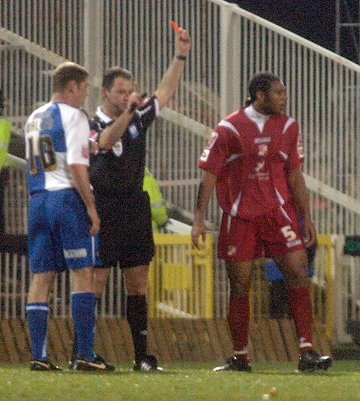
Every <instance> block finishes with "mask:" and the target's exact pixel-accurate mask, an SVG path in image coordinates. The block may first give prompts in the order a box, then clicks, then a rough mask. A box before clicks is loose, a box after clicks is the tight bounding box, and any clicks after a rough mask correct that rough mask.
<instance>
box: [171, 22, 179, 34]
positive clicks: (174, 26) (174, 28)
mask: <svg viewBox="0 0 360 401" xmlns="http://www.w3.org/2000/svg"><path fill="white" fill-rule="evenodd" d="M169 24H170V25H171V27H172V29H173V30H174V31H175V32H181V28H180V27H179V25H178V24H177V23H176V22H175V21H171V20H170V21H169Z"/></svg>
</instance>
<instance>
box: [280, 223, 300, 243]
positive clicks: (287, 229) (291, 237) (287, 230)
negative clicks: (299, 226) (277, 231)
mask: <svg viewBox="0 0 360 401" xmlns="http://www.w3.org/2000/svg"><path fill="white" fill-rule="evenodd" d="M281 232H282V233H283V236H284V237H285V238H286V239H287V241H295V240H296V238H297V237H296V233H295V231H293V230H292V228H291V226H284V227H281Z"/></svg>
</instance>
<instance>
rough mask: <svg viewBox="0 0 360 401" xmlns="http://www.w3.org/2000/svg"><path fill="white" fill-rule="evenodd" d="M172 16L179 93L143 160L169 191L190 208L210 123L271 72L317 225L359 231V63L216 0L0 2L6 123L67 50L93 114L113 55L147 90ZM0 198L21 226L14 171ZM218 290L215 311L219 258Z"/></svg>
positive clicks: (0, 82)
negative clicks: (179, 41)
mask: <svg viewBox="0 0 360 401" xmlns="http://www.w3.org/2000/svg"><path fill="white" fill-rule="evenodd" d="M169 19H173V20H176V21H177V22H178V23H179V24H180V25H182V26H184V27H186V28H187V29H188V31H189V32H190V33H191V36H192V38H193V49H192V52H191V55H190V57H189V60H188V61H187V63H186V69H185V74H184V79H183V80H182V83H181V86H180V88H179V90H178V93H177V95H176V97H175V98H174V99H173V101H172V102H171V104H170V107H169V108H168V109H166V110H164V112H163V118H162V119H160V120H159V121H158V122H157V123H156V124H155V125H154V127H153V128H152V129H151V132H150V133H149V136H148V154H147V164H148V166H149V167H150V169H151V170H152V171H153V172H154V174H155V175H156V176H157V177H158V178H159V180H160V184H161V185H162V189H163V191H164V194H165V197H166V198H167V200H168V201H169V202H171V203H173V204H176V205H178V206H179V207H180V208H183V209H184V210H186V211H190V212H191V211H192V210H193V208H194V205H195V197H196V191H197V185H198V183H199V180H200V175H201V172H200V171H199V169H198V168H197V159H198V157H199V155H200V153H201V150H202V148H203V146H204V144H205V139H206V137H207V136H208V134H209V132H211V128H209V127H213V126H214V125H215V124H216V123H217V121H219V120H220V118H222V116H224V115H226V114H227V113H229V112H230V111H232V110H234V109H236V108H238V107H239V105H241V104H243V102H244V100H245V98H246V94H247V93H246V92H247V83H248V81H249V80H250V78H251V77H252V76H253V75H254V74H255V73H257V72H259V71H261V70H270V71H272V72H274V73H276V74H278V75H279V76H280V77H281V78H282V79H283V81H284V83H285V84H286V86H287V88H288V92H289V105H288V112H289V114H291V115H292V116H293V117H295V118H296V119H297V120H298V121H299V123H300V126H301V129H302V132H303V135H304V144H305V155H306V160H305V165H304V172H305V173H306V182H307V185H308V187H309V189H310V195H311V203H312V210H313V217H314V220H315V223H316V226H317V230H318V232H319V233H323V234H356V233H358V232H359V229H360V220H359V218H358V215H359V213H360V202H359V192H360V176H359V173H358V171H357V170H358V168H357V166H358V164H359V156H360V145H359V143H360V141H359V140H358V138H357V136H358V135H359V134H358V133H359V132H360V114H359V113H358V112H357V111H358V110H359V107H360V92H359V90H358V88H359V86H360V82H359V81H360V67H359V66H358V65H356V64H354V63H352V62H350V61H348V60H346V59H343V58H341V57H339V56H338V55H336V54H334V53H332V52H330V51H328V50H325V49H323V48H321V47H319V46H317V45H315V44H313V43H311V42H309V41H307V40H305V39H303V38H301V37H299V36H297V35H295V34H292V33H290V32H288V31H286V30H284V29H282V28H280V27H278V26H276V25H274V24H272V23H270V22H268V21H265V20H263V19H261V18H259V17H257V16H255V15H252V14H250V13H248V12H246V11H244V10H242V9H241V8H239V7H237V6H235V5H232V4H228V3H226V2H223V1H221V0H198V1H196V0H128V1H121V0H108V1H99V0H59V1H57V2H53V1H51V0H8V1H6V2H0V68H1V74H0V87H2V88H3V89H4V91H5V93H6V95H7V96H8V97H9V98H10V106H9V109H8V116H9V118H10V119H11V121H12V122H13V125H14V127H15V128H16V129H18V130H20V129H21V127H22V125H23V123H24V121H25V119H26V116H27V115H28V114H29V113H30V111H31V110H32V109H33V108H34V107H36V106H37V105H38V104H40V103H43V102H45V101H47V100H48V99H49V97H50V92H51V87H50V85H51V79H50V75H49V71H50V70H51V69H52V68H53V67H54V66H55V65H57V64H58V63H60V62H61V61H62V60H64V59H70V60H73V61H76V62H79V63H80V64H84V65H85V66H86V67H87V68H88V69H89V70H90V72H91V77H92V82H91V83H92V85H91V96H90V98H89V100H88V103H87V109H88V111H89V112H90V113H92V112H94V110H95V107H96V105H97V104H99V103H100V102H101V99H100V95H99V93H100V90H99V87H100V82H101V76H102V73H103V71H104V70H105V69H106V68H107V67H109V66H111V65H114V64H120V65H123V66H125V67H127V68H128V69H130V70H132V71H133V72H134V76H135V77H136V80H137V81H138V83H139V86H140V88H141V89H142V90H144V91H147V92H148V93H149V94H151V93H152V92H153V91H154V90H155V88H156V85H157V83H158V82H159V80H160V78H161V76H162V74H163V73H164V71H165V70H166V68H167V66H168V64H169V62H170V60H171V58H172V57H173V53H174V48H173V36H174V34H173V32H172V31H171V28H170V26H169V24H168V20H169ZM16 174H18V173H16ZM16 177H17V176H16ZM19 182H20V184H19ZM11 191H15V192H11ZM16 191H18V192H16ZM11 194H13V195H11ZM7 196H8V198H7V199H8V204H7V205H8V206H7V207H8V210H9V212H10V210H12V212H11V213H13V216H16V223H14V222H13V220H11V219H12V217H11V218H10V217H8V219H9V220H8V221H9V225H8V229H9V230H10V231H11V232H15V231H18V232H24V231H25V223H26V211H25V210H24V209H25V203H26V202H25V201H26V194H25V191H24V185H23V183H22V182H21V180H20V178H17V179H16V181H15V182H12V183H11V184H10V187H9V188H8V192H7ZM19 197H20V198H21V202H19V201H16V202H18V203H17V204H15V206H14V202H15V201H14V199H18V198H19ZM23 201H24V202H23ZM22 202H23V203H22ZM15 209H16V211H15ZM207 219H208V221H209V222H210V223H211V224H212V227H213V228H214V229H216V227H217V226H218V223H219V220H220V213H219V209H218V207H217V205H216V202H215V201H214V199H212V200H211V204H210V207H209V210H208V214H207ZM355 263H356V264H357V262H355ZM353 274H354V276H353V279H354V280H355V279H356V280H359V276H358V273H357V272H354V273H353ZM215 288H216V291H217V293H218V294H220V295H221V296H220V297H219V301H218V303H217V305H216V310H217V311H218V313H219V314H220V315H223V313H224V312H225V309H226V295H227V286H226V275H225V272H224V269H223V266H222V265H221V264H218V265H217V268H216V271H215Z"/></svg>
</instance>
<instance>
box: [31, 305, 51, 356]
mask: <svg viewBox="0 0 360 401" xmlns="http://www.w3.org/2000/svg"><path fill="white" fill-rule="evenodd" d="M26 312H27V318H28V322H29V330H30V337H31V356H32V359H40V360H46V359H47V351H46V347H47V329H48V316H49V304H48V303H47V302H34V303H31V304H28V305H27V306H26Z"/></svg>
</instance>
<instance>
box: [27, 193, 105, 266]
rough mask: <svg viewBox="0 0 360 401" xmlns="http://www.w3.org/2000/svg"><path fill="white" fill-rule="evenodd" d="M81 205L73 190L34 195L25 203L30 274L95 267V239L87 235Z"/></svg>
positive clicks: (96, 239)
mask: <svg viewBox="0 0 360 401" xmlns="http://www.w3.org/2000/svg"><path fill="white" fill-rule="evenodd" d="M89 228H90V225H89V218H88V215H87V212H86V208H85V205H84V203H83V201H82V199H81V197H80V195H79V193H78V192H77V191H76V190H75V189H63V190H59V191H44V192H37V193H35V194H33V195H31V197H30V202H29V256H30V270H31V272H32V273H43V272H50V271H56V272H61V271H63V270H67V269H81V268H84V267H92V266H94V265H95V264H97V263H99V261H98V258H99V251H98V237H97V236H96V237H92V236H90V234H89Z"/></svg>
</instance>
